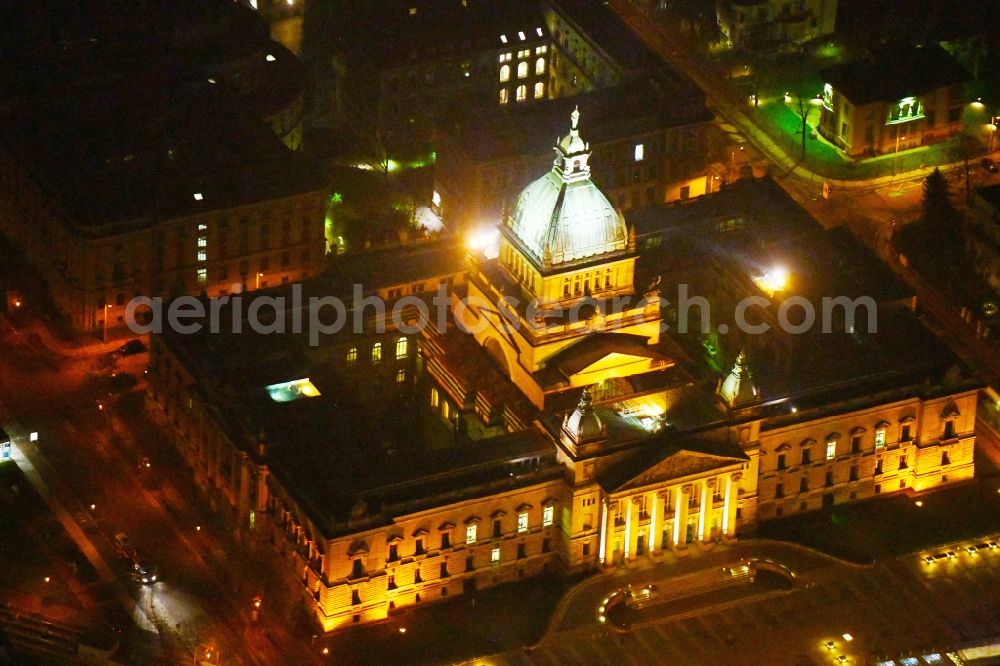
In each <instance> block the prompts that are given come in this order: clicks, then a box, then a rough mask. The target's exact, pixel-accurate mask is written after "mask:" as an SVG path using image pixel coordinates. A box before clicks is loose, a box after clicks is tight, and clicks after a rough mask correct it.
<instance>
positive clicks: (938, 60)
mask: <svg viewBox="0 0 1000 666" xmlns="http://www.w3.org/2000/svg"><path fill="white" fill-rule="evenodd" d="M820 75H821V76H822V77H823V80H824V81H826V82H827V83H829V84H830V85H832V86H833V88H834V89H835V90H837V91H838V92H840V93H841V94H843V95H844V96H845V97H846V98H847V99H848V100H850V101H851V103H852V104H854V105H858V104H868V103H869V102H876V101H881V102H898V101H899V100H901V99H903V98H904V97H915V96H918V95H924V94H927V93H929V92H931V91H933V90H937V89H938V88H942V87H945V86H951V85H955V84H961V83H965V82H966V81H968V80H969V74H968V72H966V71H965V69H963V68H962V66H961V65H960V64H958V63H957V62H956V61H955V60H954V59H953V58H952V57H951V56H950V55H948V53H947V52H946V51H945V50H944V49H942V48H941V47H940V46H938V45H937V44H928V45H925V46H923V47H909V48H907V47H896V48H893V49H892V50H891V51H884V52H877V53H874V54H872V56H871V57H869V58H866V59H864V60H858V61H855V62H849V63H845V64H843V65H837V66H834V67H830V68H827V69H823V70H820Z"/></svg>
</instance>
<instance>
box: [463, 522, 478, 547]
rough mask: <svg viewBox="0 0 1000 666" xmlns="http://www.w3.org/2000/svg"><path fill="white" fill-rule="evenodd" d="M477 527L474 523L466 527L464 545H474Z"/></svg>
mask: <svg viewBox="0 0 1000 666" xmlns="http://www.w3.org/2000/svg"><path fill="white" fill-rule="evenodd" d="M478 527H479V526H478V525H477V524H476V523H472V524H471V525H467V526H466V528H465V543H476V530H477V528H478Z"/></svg>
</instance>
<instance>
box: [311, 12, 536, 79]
mask: <svg viewBox="0 0 1000 666" xmlns="http://www.w3.org/2000/svg"><path fill="white" fill-rule="evenodd" d="M330 4H331V6H332V7H333V8H336V9H331V11H330V15H331V16H333V17H336V19H337V20H336V21H335V22H331V23H330V26H329V31H330V33H329V36H330V37H332V39H333V42H334V44H335V45H336V48H337V49H338V50H340V51H341V53H343V54H345V55H346V56H347V58H348V60H350V61H352V62H353V63H355V64H363V65H364V66H365V67H369V68H370V67H373V68H375V69H376V70H378V71H382V70H386V69H392V68H395V67H399V66H402V65H406V64H417V63H420V62H424V61H432V60H444V59H448V58H458V57H470V56H472V55H474V54H475V53H477V52H482V51H489V50H496V49H499V48H502V47H503V46H504V45H503V43H502V42H501V41H500V36H501V35H506V36H507V39H508V44H509V46H510V47H511V48H517V44H519V43H521V40H519V39H518V37H517V33H518V31H521V32H524V33H525V42H530V41H535V40H537V39H539V36H538V34H537V32H536V29H537V28H541V29H542V32H543V34H544V35H548V31H547V29H546V27H545V23H544V22H543V21H542V10H541V3H540V2H539V0H503V1H502V2H497V1H496V0H465V2H463V1H462V0H379V1H378V2H372V1H371V0H340V1H339V2H332V3H330ZM411 9H415V10H416V11H415V12H414V13H412V14H411V13H410V12H411ZM346 17H349V19H348V20H345V18H346ZM375 35H378V36H379V37H380V39H379V40H378V41H377V42H373V36H375Z"/></svg>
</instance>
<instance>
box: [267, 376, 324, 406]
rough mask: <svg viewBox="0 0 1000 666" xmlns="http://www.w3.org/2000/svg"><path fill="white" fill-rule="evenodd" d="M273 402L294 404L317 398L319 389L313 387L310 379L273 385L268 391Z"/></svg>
mask: <svg viewBox="0 0 1000 666" xmlns="http://www.w3.org/2000/svg"><path fill="white" fill-rule="evenodd" d="M265 390H266V391H267V394H268V395H269V396H270V397H271V400H274V401H275V402H292V401H294V400H299V399H301V398H315V397H317V396H319V389H317V388H316V387H315V386H313V383H312V382H311V381H309V378H308V377H306V378H305V379H296V380H294V381H290V382H282V383H281V384H271V385H270V386H268V387H267V388H266V389H265Z"/></svg>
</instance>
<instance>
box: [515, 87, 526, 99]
mask: <svg viewBox="0 0 1000 666" xmlns="http://www.w3.org/2000/svg"><path fill="white" fill-rule="evenodd" d="M527 97H528V86H518V87H517V101H518V102H523V101H524V100H525V99H527Z"/></svg>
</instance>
